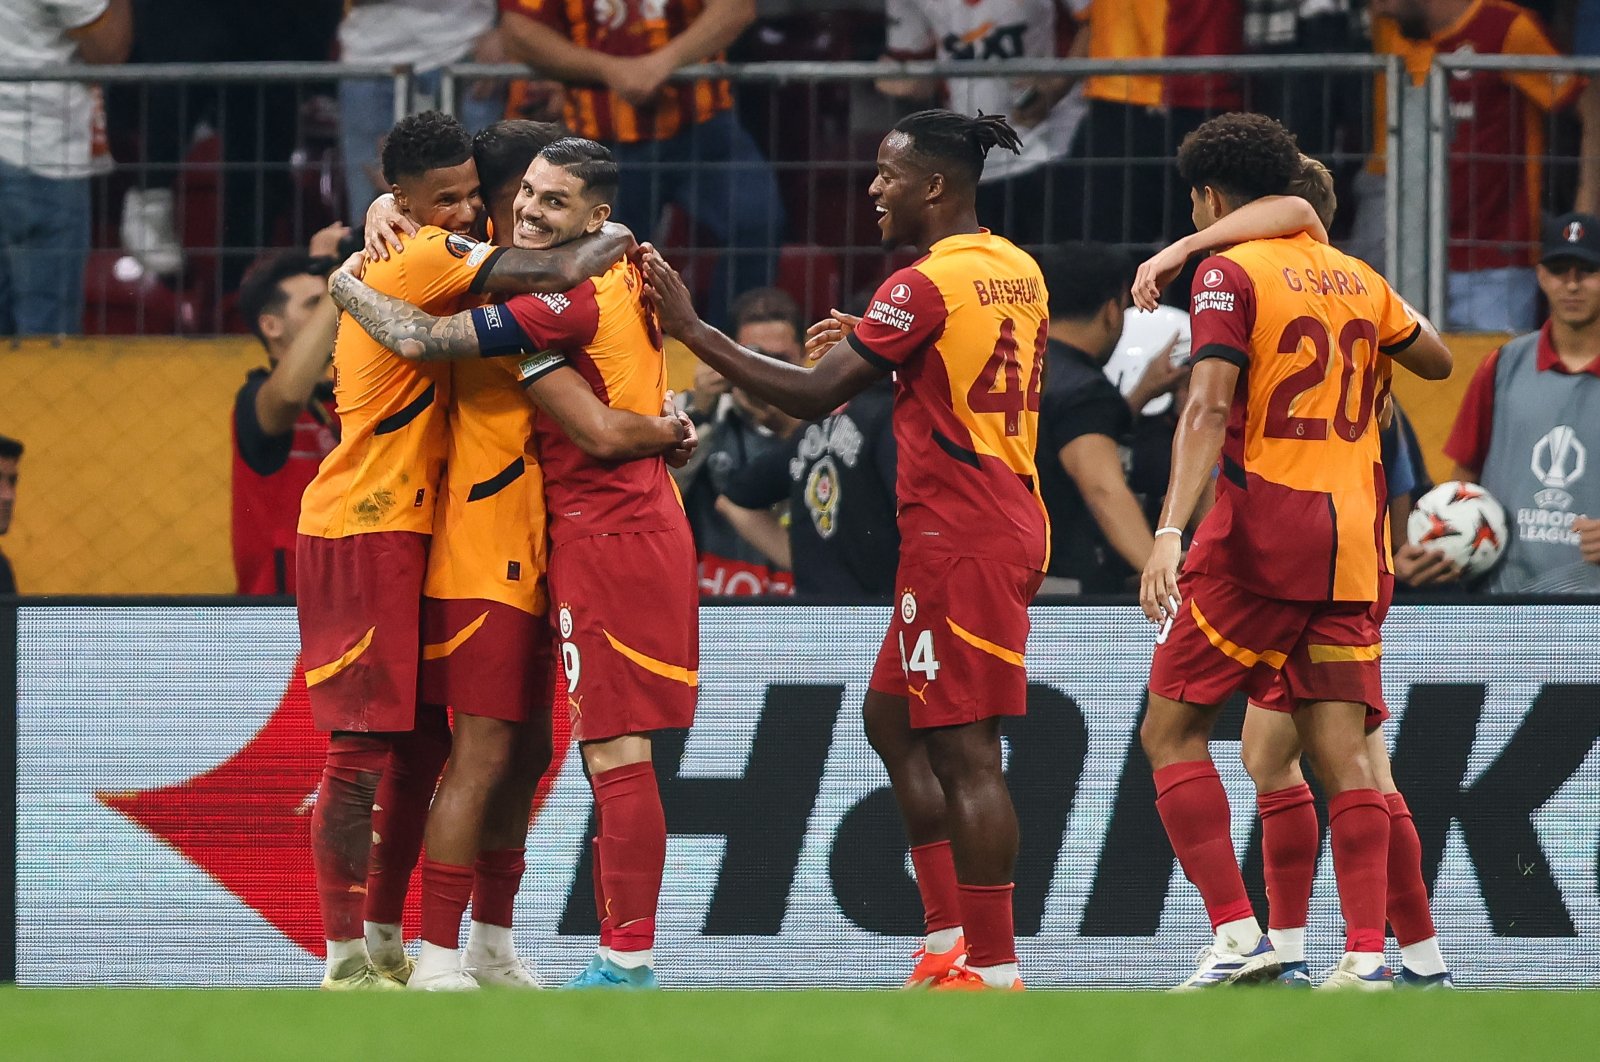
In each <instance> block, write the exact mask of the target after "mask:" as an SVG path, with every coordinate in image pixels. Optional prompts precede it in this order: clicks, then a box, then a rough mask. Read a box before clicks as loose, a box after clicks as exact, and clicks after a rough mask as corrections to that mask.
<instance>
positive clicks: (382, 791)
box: [366, 705, 450, 925]
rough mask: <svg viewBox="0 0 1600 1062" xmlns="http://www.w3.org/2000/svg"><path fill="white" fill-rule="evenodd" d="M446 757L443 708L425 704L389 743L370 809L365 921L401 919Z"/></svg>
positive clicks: (447, 730)
mask: <svg viewBox="0 0 1600 1062" xmlns="http://www.w3.org/2000/svg"><path fill="white" fill-rule="evenodd" d="M449 758H450V725H449V723H448V722H447V721H446V719H445V714H444V709H443V708H437V707H432V706H427V705H424V706H423V707H421V708H419V709H418V711H417V728H416V729H415V730H413V731H411V732H410V733H408V734H396V735H394V736H393V737H392V738H391V739H390V746H389V762H388V766H387V768H386V769H385V770H384V772H383V781H382V782H380V783H379V785H378V793H377V797H376V799H374V800H373V808H372V832H373V834H374V836H375V838H376V839H375V840H374V841H373V843H372V857H371V859H370V860H369V862H368V865H367V909H366V919H367V921H369V922H381V923H384V924H387V925H395V924H398V923H399V922H400V920H401V918H402V917H403V916H404V914H405V906H406V889H407V887H408V886H409V885H410V884H411V872H412V871H413V870H415V869H416V866H417V856H418V855H420V854H421V852H422V833H423V830H424V829H425V828H426V827H427V825H428V806H429V805H430V804H432V803H433V792H434V790H435V789H436V788H437V787H438V784H439V772H441V771H443V770H444V763H445V760H447V759H449Z"/></svg>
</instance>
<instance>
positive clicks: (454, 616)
mask: <svg viewBox="0 0 1600 1062" xmlns="http://www.w3.org/2000/svg"><path fill="white" fill-rule="evenodd" d="M554 696H555V647H554V646H553V645H552V644H551V638H550V622H549V617H547V616H534V615H531V614H529V613H527V612H524V611H522V610H521V609H520V608H513V607H512V606H510V605H507V604H503V603H501V602H499V601H487V600H484V599H481V598H456V599H447V598H437V597H425V598H423V599H422V699H423V701H424V702H425V703H427V704H443V705H448V706H449V707H451V708H453V709H455V710H456V711H458V712H465V713H466V714H467V715H481V716H486V717H488V718H490V719H504V720H505V721H506V722H508V723H525V722H527V721H528V720H529V719H532V718H535V717H538V716H541V715H545V714H548V713H549V711H550V702H551V699H552V698H553V697H554Z"/></svg>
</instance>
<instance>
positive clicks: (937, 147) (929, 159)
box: [894, 108, 1022, 185]
mask: <svg viewBox="0 0 1600 1062" xmlns="http://www.w3.org/2000/svg"><path fill="white" fill-rule="evenodd" d="M894 128H895V131H896V132H900V133H904V134H905V135H906V136H907V137H909V138H910V140H911V149H912V152H913V153H914V154H916V155H917V156H919V157H920V158H922V160H923V161H925V162H926V163H927V164H928V166H929V168H930V169H935V170H950V169H953V170H954V172H955V173H956V174H959V175H960V176H962V177H964V178H965V179H966V180H967V182H968V183H971V184H974V185H975V184H977V183H978V178H979V177H981V176H983V160H984V159H985V158H986V157H987V156H988V154H989V151H990V150H991V149H993V148H997V147H1001V148H1005V149H1006V150H1007V151H1010V152H1013V153H1014V154H1021V152H1022V138H1021V137H1020V136H1018V135H1017V131H1016V130H1015V129H1013V128H1011V123H1010V122H1008V121H1006V119H1005V115H1003V114H979V115H977V116H976V117H973V116H970V115H965V114H958V113H957V112H955V111H948V110H943V109H939V108H935V109H933V110H926V111H917V112H916V113H915V114H908V115H906V116H905V117H904V118H902V119H900V120H899V121H898V122H896V123H895V125H894Z"/></svg>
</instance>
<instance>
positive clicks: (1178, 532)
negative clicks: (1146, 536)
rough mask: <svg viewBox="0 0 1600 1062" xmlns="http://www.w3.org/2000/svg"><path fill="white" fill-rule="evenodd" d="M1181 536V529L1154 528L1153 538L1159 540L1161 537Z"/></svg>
mask: <svg viewBox="0 0 1600 1062" xmlns="http://www.w3.org/2000/svg"><path fill="white" fill-rule="evenodd" d="M1182 534H1183V528H1181V527H1158V528H1156V533H1155V535H1154V536H1153V537H1155V538H1160V537H1161V536H1162V535H1182Z"/></svg>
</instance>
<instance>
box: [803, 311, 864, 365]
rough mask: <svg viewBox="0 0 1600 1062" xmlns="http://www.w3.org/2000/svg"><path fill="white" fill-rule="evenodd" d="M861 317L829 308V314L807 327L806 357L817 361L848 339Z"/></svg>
mask: <svg viewBox="0 0 1600 1062" xmlns="http://www.w3.org/2000/svg"><path fill="white" fill-rule="evenodd" d="M860 323H861V318H859V317H857V316H856V315H855V314H853V313H841V312H840V311H838V310H829V311H828V316H826V317H824V318H823V319H822V320H820V321H818V322H817V323H816V324H814V325H812V326H811V327H810V328H808V329H806V359H807V360H808V361H816V360H817V359H818V358H820V357H822V356H823V355H824V354H826V353H827V352H828V351H830V350H832V349H833V348H834V346H835V345H836V344H838V343H841V342H843V341H844V340H845V339H848V338H849V336H850V333H852V332H854V331H855V330H856V326H857V325H859V324H860Z"/></svg>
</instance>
